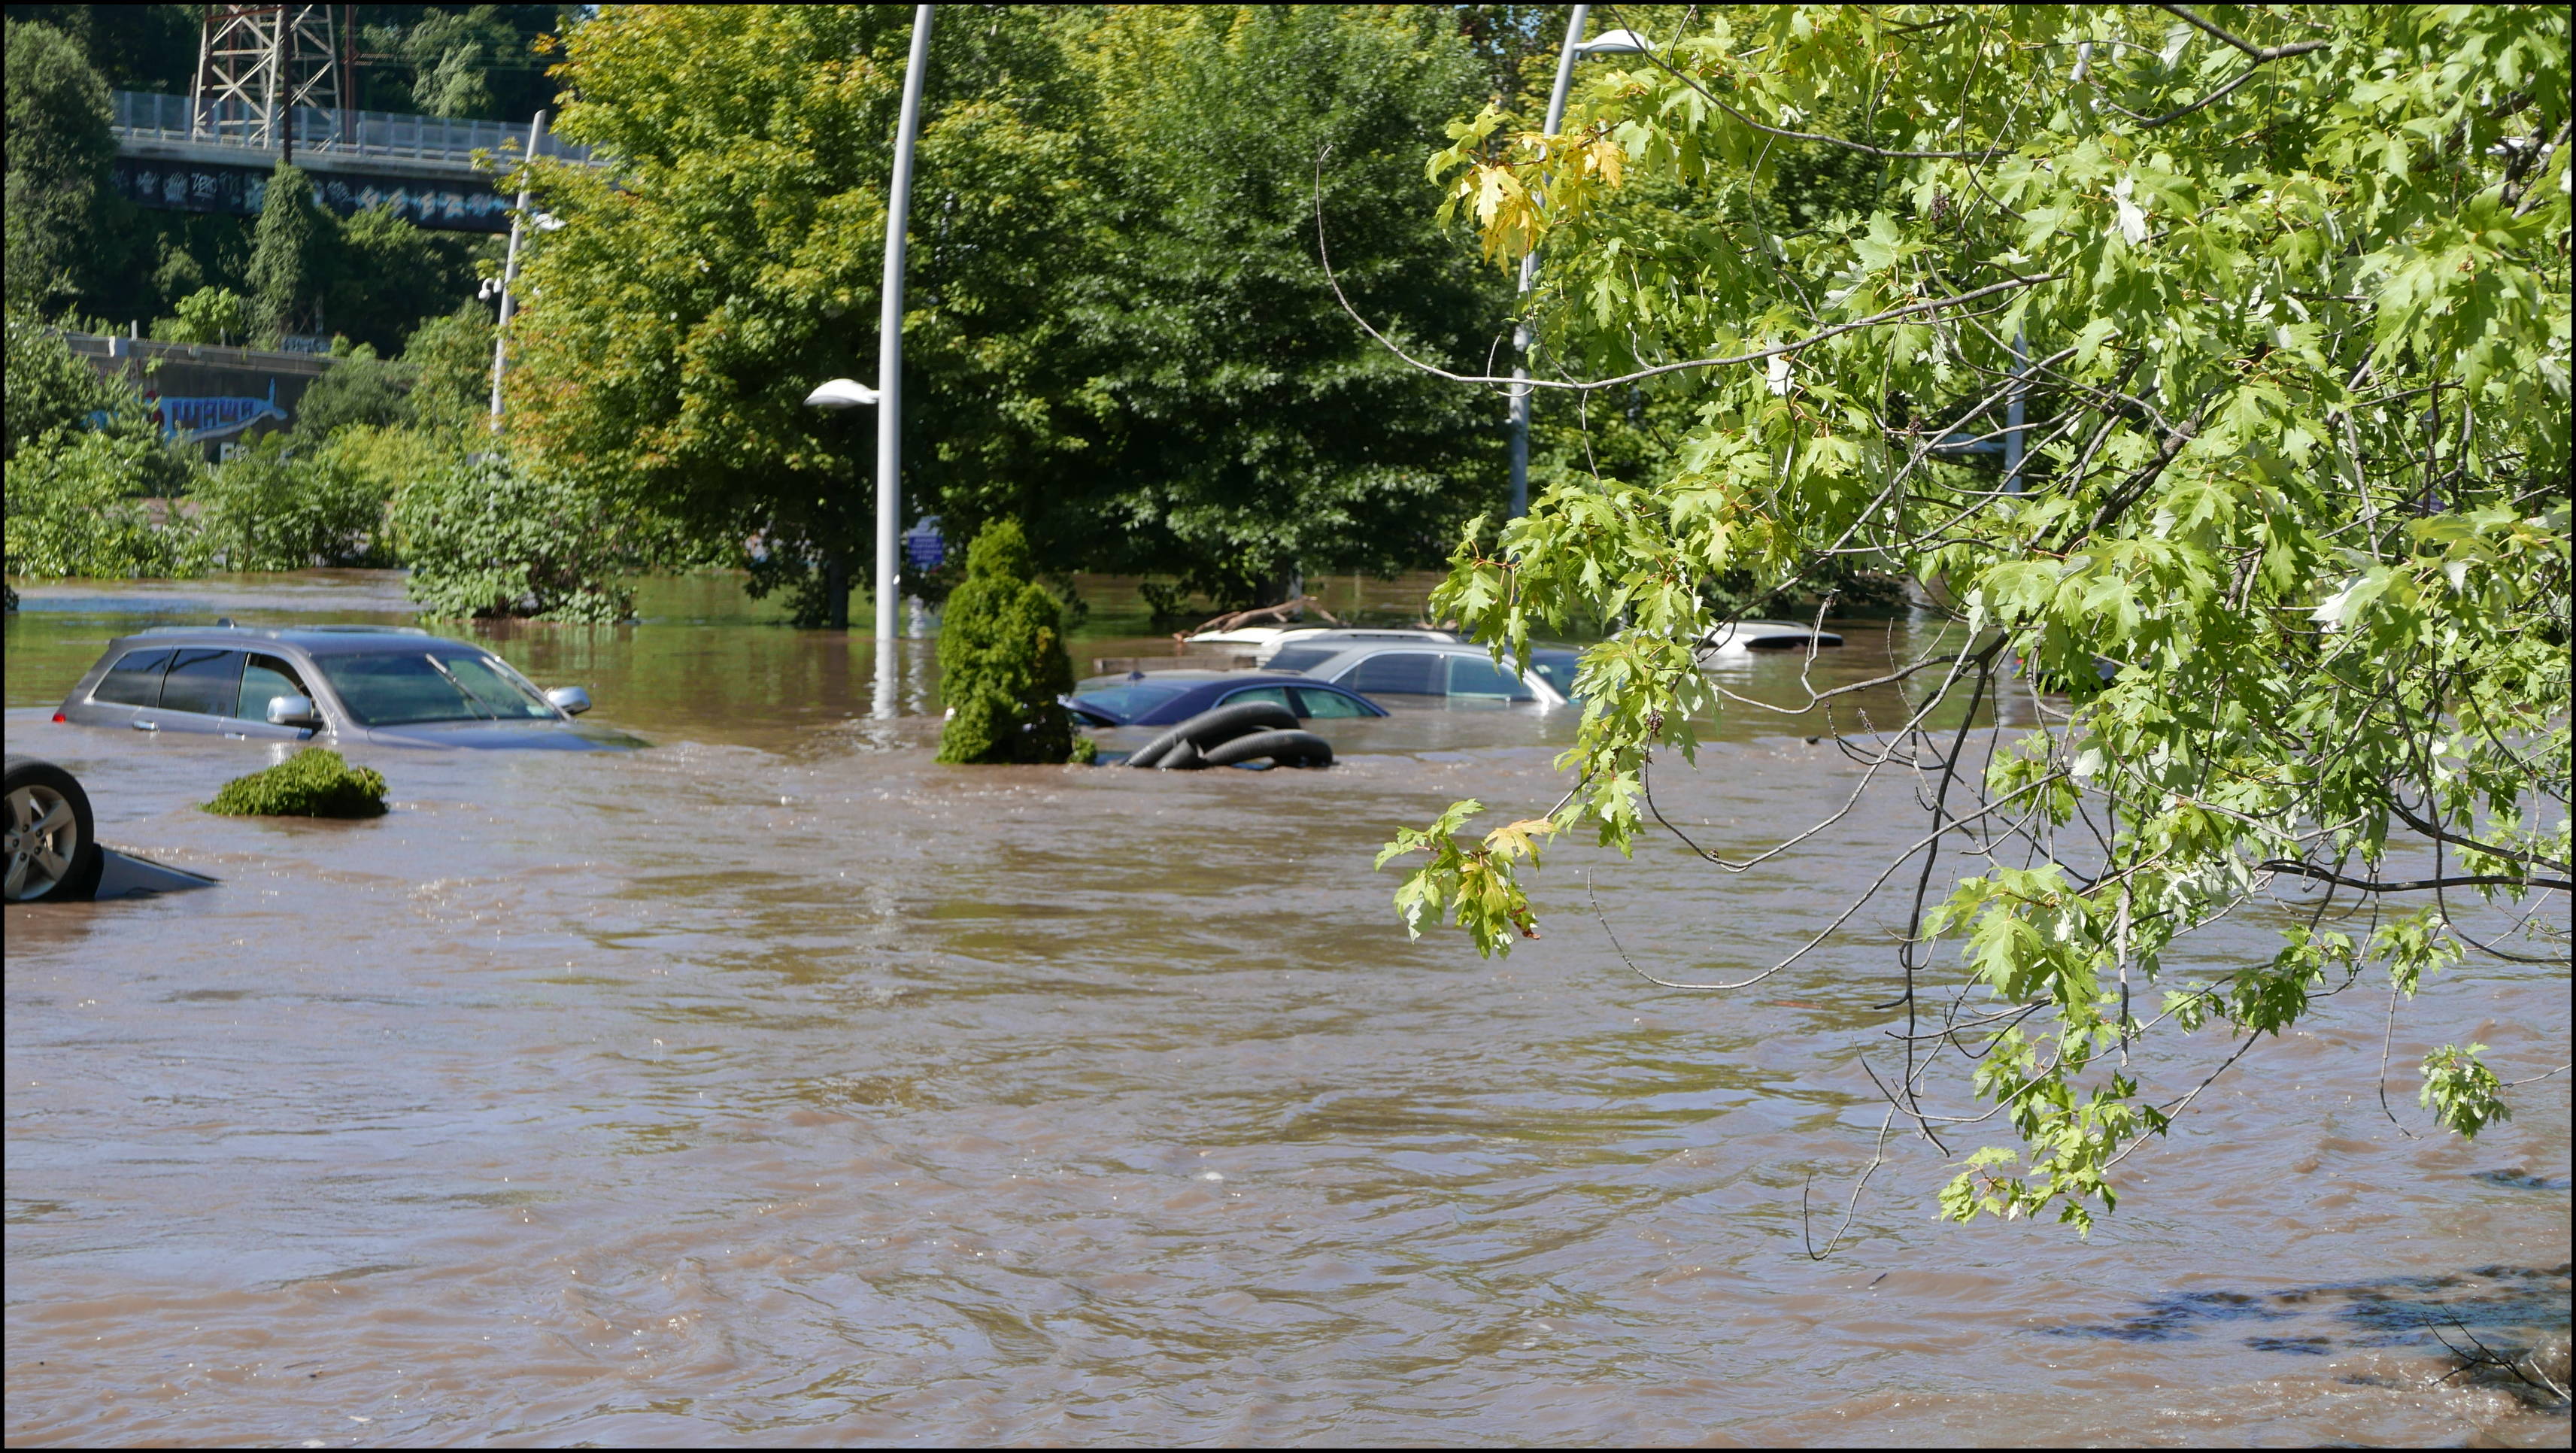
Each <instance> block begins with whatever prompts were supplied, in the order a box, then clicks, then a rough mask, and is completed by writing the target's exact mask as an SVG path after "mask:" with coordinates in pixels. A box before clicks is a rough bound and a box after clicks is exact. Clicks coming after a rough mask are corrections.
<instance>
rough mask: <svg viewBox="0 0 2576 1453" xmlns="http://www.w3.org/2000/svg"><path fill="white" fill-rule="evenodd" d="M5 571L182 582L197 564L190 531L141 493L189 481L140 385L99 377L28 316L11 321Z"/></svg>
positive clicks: (165, 491)
mask: <svg viewBox="0 0 2576 1453" xmlns="http://www.w3.org/2000/svg"><path fill="white" fill-rule="evenodd" d="M8 401H9V402H8V440H7V445H8V572H9V573H10V574H12V575H39V576H61V575H85V576H109V577H119V576H140V575H185V574H190V573H192V572H194V571H195V570H196V569H197V568H198V567H199V565H200V563H201V554H200V551H199V550H198V548H197V543H196V541H195V539H194V537H193V534H192V533H191V532H190V531H189V530H188V529H186V528H185V526H184V525H181V524H174V525H167V526H165V525H159V524H155V523H153V522H152V519H151V514H150V511H149V509H148V508H147V506H146V505H145V504H144V503H143V499H142V497H143V496H145V495H154V494H158V495H165V496H166V495H170V494H175V493H177V492H178V491H179V490H180V489H182V488H184V487H185V485H186V482H187V479H188V466H187V463H186V461H185V460H183V459H181V458H180V457H179V456H178V455H176V454H174V453H172V452H171V451H170V450H169V449H167V448H165V447H163V445H162V443H161V439H160V435H159V432H158V431H157V430H156V429H155V428H154V426H153V423H152V420H151V418H150V416H149V414H148V413H147V412H146V409H145V406H144V403H143V400H142V398H141V396H140V395H138V394H137V393H136V392H135V390H134V387H133V385H132V384H130V383H128V382H126V381H125V380H123V379H121V378H108V377H104V376H102V375H101V374H99V373H98V372H97V371H96V370H95V369H93V368H91V367H90V366H89V365H88V364H87V363H84V362H82V361H81V360H80V359H79V358H78V357H77V356H75V355H74V354H73V353H72V351H71V349H70V348H69V347H68V346H66V345H65V344H64V343H63V340H62V339H61V338H60V337H59V336H57V335H56V334H55V333H54V332H52V331H51V330H49V329H47V328H46V327H44V326H43V325H42V324H41V323H39V322H38V321H37V320H36V318H35V316H34V315H33V314H31V313H26V312H22V311H19V310H16V309H12V310H11V311H10V313H9V317H8Z"/></svg>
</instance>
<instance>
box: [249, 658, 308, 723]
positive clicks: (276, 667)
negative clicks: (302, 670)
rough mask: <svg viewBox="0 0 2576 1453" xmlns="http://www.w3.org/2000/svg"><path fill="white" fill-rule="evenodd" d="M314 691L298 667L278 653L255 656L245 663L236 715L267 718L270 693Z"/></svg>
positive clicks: (295, 694)
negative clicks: (288, 663) (276, 654)
mask: <svg viewBox="0 0 2576 1453" xmlns="http://www.w3.org/2000/svg"><path fill="white" fill-rule="evenodd" d="M312 695H313V693H312V692H311V691H310V690H308V689H306V687H305V685H304V681H303V679H302V678H301V677H298V676H297V675H296V674H295V668H294V667H292V666H289V665H287V664H286V663H285V662H283V661H281V660H279V659H277V658H276V657H275V656H253V657H251V658H250V660H249V661H248V662H246V663H244V664H243V666H242V679H241V695H240V696H238V697H237V698H235V699H234V702H233V715H235V716H237V717H240V718H242V719H243V720H244V721H266V720H268V700H269V698H270V697H272V696H301V697H306V698H310V697H311V696H312Z"/></svg>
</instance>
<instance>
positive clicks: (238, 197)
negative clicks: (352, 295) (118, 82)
mask: <svg viewBox="0 0 2576 1453" xmlns="http://www.w3.org/2000/svg"><path fill="white" fill-rule="evenodd" d="M312 176H313V194H314V196H315V198H316V199H317V200H319V201H320V202H321V203H322V204H323V205H324V206H326V207H329V208H330V209H331V210H332V211H334V212H337V213H339V214H340V215H341V216H344V217H345V216H348V215H350V214H351V213H354V212H359V211H363V210H365V209H367V208H369V207H390V208H392V209H393V211H394V213H395V214H396V215H397V216H400V217H401V218H403V219H404V220H405V221H407V222H412V223H415V224H417V225H419V226H422V227H430V228H436V229H439V230H441V231H447V232H507V231H509V230H510V204H509V202H508V200H507V199H505V198H503V197H502V196H500V195H499V194H498V193H496V192H494V191H493V190H492V189H491V187H490V186H489V185H488V184H486V185H482V186H474V185H467V184H455V185H450V184H444V183H440V182H433V181H425V180H423V179H421V178H418V177H394V176H368V175H366V174H364V173H356V172H342V171H338V170H333V171H328V172H322V171H316V172H314V173H313V174H312ZM115 187H116V191H117V194H118V195H119V196H122V197H124V198H125V199H126V200H127V201H129V202H132V203H134V204H136V205H137V206H142V207H153V208H159V209H163V210H168V211H179V212H227V213H231V214H232V215H234V216H237V217H256V216H258V215H259V209H260V206H261V204H262V203H263V202H265V201H266V200H267V197H268V173H267V172H266V171H264V170H260V169H257V168H253V167H239V166H224V165H221V164H219V163H214V162H177V161H164V160H159V159H155V158H151V157H130V156H121V157H118V158H117V159H116V169H115Z"/></svg>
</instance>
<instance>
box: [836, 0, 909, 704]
mask: <svg viewBox="0 0 2576 1453" xmlns="http://www.w3.org/2000/svg"><path fill="white" fill-rule="evenodd" d="M936 8H937V7H935V6H930V5H916V6H914V7H913V9H912V58H911V59H910V60H909V61H907V62H906V63H905V65H904V68H903V116H902V119H901V120H900V121H898V122H897V123H896V125H895V136H894V181H893V183H892V184H891V185H890V186H889V187H888V188H887V189H886V245H885V278H884V281H883V283H882V284H881V285H880V287H879V290H878V291H879V293H880V296H881V309H882V310H881V311H880V313H879V315H878V319H877V386H876V387H875V388H873V389H872V388H869V387H867V386H866V385H864V384H858V383H853V382H851V381H850V380H848V379H846V378H836V379H833V380H832V381H831V382H829V383H826V384H824V385H823V386H822V387H820V388H817V389H815V390H814V392H813V393H811V394H809V395H807V396H806V399H805V402H806V403H808V404H811V405H813V406H814V407H816V408H822V409H847V408H854V407H857V406H859V405H862V404H875V405H876V406H877V575H876V581H877V590H876V597H877V619H876V645H877V672H876V675H877V689H876V704H875V707H874V708H873V713H872V714H874V715H876V716H893V715H894V714H895V659H894V658H895V651H896V649H897V648H896V646H895V601H896V599H897V598H898V596H899V595H900V594H901V587H902V584H903V576H902V574H901V572H900V569H899V567H900V565H901V563H902V560H901V556H900V555H899V554H898V553H897V550H898V546H899V541H898V539H897V536H899V535H900V534H901V533H902V529H903V526H902V522H901V521H902V514H903V243H904V225H905V217H906V214H908V213H909V212H910V211H911V210H912V151H913V143H914V141H915V140H916V139H917V138H918V137H919V136H920V135H921V80H922V74H923V72H925V71H927V70H928V69H929V62H930V13H931V11H932V10H934V9H936Z"/></svg>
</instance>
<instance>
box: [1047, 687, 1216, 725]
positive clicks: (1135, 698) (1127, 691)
mask: <svg viewBox="0 0 2576 1453" xmlns="http://www.w3.org/2000/svg"><path fill="white" fill-rule="evenodd" d="M1187 690H1189V688H1188V687H1186V686H1158V685H1154V684H1151V683H1138V684H1136V685H1132V686H1104V687H1102V688H1100V689H1099V690H1098V691H1086V692H1084V693H1082V694H1081V695H1080V696H1077V697H1075V698H1074V700H1076V701H1079V702H1081V703H1082V704H1083V705H1085V706H1091V707H1098V708H1099V709H1100V710H1102V711H1105V712H1107V713H1109V714H1110V715H1111V716H1123V717H1127V718H1129V719H1130V720H1133V719H1134V718H1136V717H1140V716H1143V715H1144V714H1145V713H1147V712H1149V711H1152V710H1153V709H1154V708H1155V707H1158V706H1160V705H1162V704H1163V703H1164V702H1167V701H1169V700H1171V699H1172V698H1173V697H1175V696H1178V695H1180V694H1181V693H1182V692H1184V691H1187Z"/></svg>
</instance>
